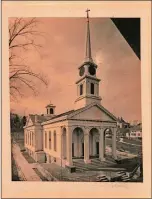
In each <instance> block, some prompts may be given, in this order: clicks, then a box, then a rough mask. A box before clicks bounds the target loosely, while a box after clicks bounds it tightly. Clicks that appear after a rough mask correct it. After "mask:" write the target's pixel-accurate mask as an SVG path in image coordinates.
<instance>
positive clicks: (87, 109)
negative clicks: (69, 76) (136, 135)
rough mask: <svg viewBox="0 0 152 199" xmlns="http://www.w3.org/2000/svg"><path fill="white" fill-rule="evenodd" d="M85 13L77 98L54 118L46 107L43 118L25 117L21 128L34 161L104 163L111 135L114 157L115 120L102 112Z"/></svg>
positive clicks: (104, 110) (50, 110) (70, 165)
mask: <svg viewBox="0 0 152 199" xmlns="http://www.w3.org/2000/svg"><path fill="white" fill-rule="evenodd" d="M88 11H89V10H87V39H86V57H85V60H84V62H83V63H82V65H81V66H80V67H79V68H78V71H79V77H78V80H77V82H76V89H77V97H76V100H75V102H74V108H73V110H70V111H68V112H65V113H62V114H59V115H56V114H55V106H54V105H53V104H49V105H48V106H46V114H45V115H29V116H28V117H27V122H26V125H25V126H24V138H25V139H24V140H25V148H26V150H27V152H28V153H29V154H30V155H31V156H32V157H33V158H34V159H35V160H36V161H37V162H47V163H52V162H55V163H56V164H58V165H61V162H62V165H61V166H62V167H65V166H66V165H67V166H68V167H71V168H72V166H73V160H74V159H75V158H77V159H79V158H81V159H82V158H83V159H84V162H85V163H86V164H89V163H90V162H91V160H92V159H93V158H94V157H96V158H99V160H100V161H105V148H106V144H105V134H106V130H107V129H108V130H109V129H110V130H111V134H112V156H113V158H114V159H116V158H117V156H116V130H117V118H116V117H115V116H114V115H113V114H112V113H110V112H109V111H108V110H106V109H105V108H104V107H103V106H102V103H101V97H100V96H99V86H100V79H98V78H97V77H96V70H97V65H96V64H95V63H94V61H93V59H92V56H91V42H90V28H89V15H88Z"/></svg>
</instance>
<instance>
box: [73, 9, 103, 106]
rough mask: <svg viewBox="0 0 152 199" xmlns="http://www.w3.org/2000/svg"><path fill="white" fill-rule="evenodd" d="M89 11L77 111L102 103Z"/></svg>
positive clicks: (76, 104)
mask: <svg viewBox="0 0 152 199" xmlns="http://www.w3.org/2000/svg"><path fill="white" fill-rule="evenodd" d="M89 11H90V10H88V9H87V10H86V12H87V20H86V23H87V38H86V53H85V60H84V62H83V64H82V65H81V66H80V67H79V68H78V69H79V80H78V81H77V82H76V85H77V99H76V100H75V109H79V108H82V107H84V106H87V105H88V104H91V103H93V102H96V103H98V104H100V103H101V97H100V96H99V82H100V79H98V78H97V77H96V70H97V65H96V64H95V63H94V61H93V59H92V55H91V40H90V22H89Z"/></svg>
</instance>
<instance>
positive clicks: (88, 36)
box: [85, 9, 93, 62]
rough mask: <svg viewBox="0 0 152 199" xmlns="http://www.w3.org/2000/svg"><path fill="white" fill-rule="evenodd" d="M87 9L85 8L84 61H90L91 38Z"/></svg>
mask: <svg viewBox="0 0 152 199" xmlns="http://www.w3.org/2000/svg"><path fill="white" fill-rule="evenodd" d="M89 11H90V10H89V9H87V10H86V12H87V37H86V56H85V61H90V62H92V61H93V60H92V56H91V40H90V24H89Z"/></svg>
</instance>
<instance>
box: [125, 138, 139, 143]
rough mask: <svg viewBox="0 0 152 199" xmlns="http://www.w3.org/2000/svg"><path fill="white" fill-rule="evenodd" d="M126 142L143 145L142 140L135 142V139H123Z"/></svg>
mask: <svg viewBox="0 0 152 199" xmlns="http://www.w3.org/2000/svg"><path fill="white" fill-rule="evenodd" d="M123 141H124V142H127V143H130V144H137V145H142V141H141V140H133V139H130V140H129V139H127V138H124V139H123Z"/></svg>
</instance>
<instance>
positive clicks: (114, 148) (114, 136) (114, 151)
mask: <svg viewBox="0 0 152 199" xmlns="http://www.w3.org/2000/svg"><path fill="white" fill-rule="evenodd" d="M112 156H113V158H114V159H117V154H116V128H113V130H112Z"/></svg>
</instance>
